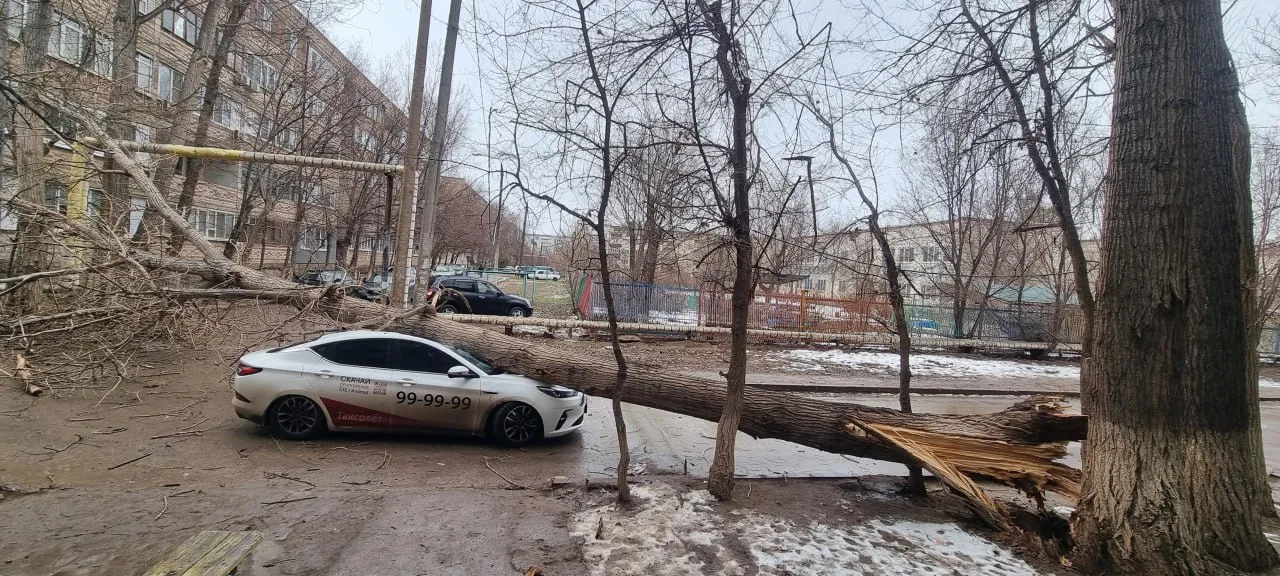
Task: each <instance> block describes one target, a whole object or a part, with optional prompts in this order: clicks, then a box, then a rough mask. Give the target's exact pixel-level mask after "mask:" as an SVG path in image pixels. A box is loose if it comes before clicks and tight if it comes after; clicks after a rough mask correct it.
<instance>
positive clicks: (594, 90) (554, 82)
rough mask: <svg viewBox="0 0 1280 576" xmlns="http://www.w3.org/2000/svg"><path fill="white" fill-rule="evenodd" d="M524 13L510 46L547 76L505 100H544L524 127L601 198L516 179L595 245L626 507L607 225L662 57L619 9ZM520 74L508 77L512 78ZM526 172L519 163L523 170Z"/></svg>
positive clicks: (541, 5) (561, 6) (565, 173)
mask: <svg viewBox="0 0 1280 576" xmlns="http://www.w3.org/2000/svg"><path fill="white" fill-rule="evenodd" d="M523 17H524V19H525V20H524V21H523V22H522V24H521V26H522V28H523V30H522V31H520V32H518V33H516V34H514V35H512V41H516V42H521V43H526V42H528V43H531V44H534V45H538V46H539V48H538V50H539V52H540V53H542V56H541V57H539V58H538V60H539V61H541V62H542V64H540V65H538V66H537V68H536V69H538V70H542V71H545V73H546V74H547V77H546V78H543V77H540V76H539V77H535V78H533V80H536V81H533V82H531V77H530V76H531V75H529V74H527V73H526V74H523V75H521V77H520V80H519V82H520V84H521V86H520V87H519V88H518V89H517V87H516V86H515V85H509V86H508V89H509V93H511V94H512V96H513V101H512V102H509V103H508V104H509V105H510V106H512V107H513V108H516V109H517V110H519V109H521V108H522V107H524V106H525V105H524V104H522V102H521V101H516V100H515V98H514V97H515V95H516V94H520V95H521V96H522V97H523V98H522V99H523V100H524V101H525V102H526V103H527V102H533V103H537V104H540V105H538V106H536V108H537V109H535V110H533V111H532V113H531V114H528V115H525V114H524V113H523V112H519V113H518V114H517V119H516V125H517V128H519V127H525V128H529V129H530V130H532V131H536V132H537V133H539V134H543V135H547V136H551V137H552V138H553V139H554V142H555V149H556V151H557V152H558V153H560V154H561V159H560V167H559V170H558V171H559V172H560V173H561V178H565V179H566V180H565V181H566V182H567V183H571V184H570V185H574V186H582V187H584V188H586V189H587V190H589V191H590V192H589V194H591V195H592V196H594V198H592V200H591V201H590V204H589V206H590V207H589V208H587V209H584V210H579V209H575V208H573V207H571V206H570V205H569V201H567V200H566V199H565V198H562V197H557V196H556V195H554V194H552V193H547V192H539V191H535V190H533V189H531V188H530V187H529V186H527V185H526V184H525V183H524V181H523V179H522V178H523V175H521V174H519V173H517V174H515V175H514V176H515V178H516V186H518V187H519V188H520V189H521V190H523V191H524V192H525V193H526V194H527V195H529V196H531V197H533V198H537V199H539V200H542V201H544V202H547V203H550V204H552V205H553V206H555V207H557V208H559V209H560V210H561V211H562V212H564V213H565V214H567V215H569V216H570V217H572V218H573V219H574V220H576V221H577V222H579V223H581V225H582V226H583V227H585V228H586V230H589V231H590V234H591V236H592V237H593V239H594V244H595V246H594V249H595V265H596V269H597V270H598V271H599V273H600V285H601V288H602V290H603V292H604V301H605V310H606V314H607V316H608V321H609V336H610V338H609V339H610V344H611V348H612V352H613V360H614V363H615V364H616V366H617V372H616V374H615V377H614V384H613V394H612V399H613V400H612V409H613V418H614V423H615V426H616V432H617V440H618V454H619V458H618V467H617V486H618V500H619V501H620V502H629V501H630V499H631V491H630V488H629V485H628V483H627V470H628V467H629V465H630V448H629V447H628V445H627V427H626V420H625V418H624V415H623V413H622V395H623V390H624V387H625V386H626V383H627V373H628V365H627V360H626V356H625V355H624V354H623V352H622V344H621V342H620V340H619V337H618V312H617V307H616V303H615V299H614V298H615V297H614V285H613V273H614V270H613V268H612V264H611V258H610V254H609V249H610V247H609V238H608V232H609V230H608V226H607V224H608V218H609V213H610V203H611V202H612V201H613V199H614V194H615V189H616V188H615V187H616V186H617V185H618V182H619V181H620V180H621V179H622V177H623V176H622V174H623V173H622V170H623V167H624V166H625V165H626V163H627V157H628V154H630V153H631V150H630V149H629V145H628V142H629V134H628V124H627V122H626V121H625V116H624V115H625V114H626V110H627V108H628V102H627V100H626V99H627V97H628V95H630V94H631V93H632V92H633V86H635V85H636V84H638V83H640V82H643V81H644V79H645V78H646V76H645V75H646V74H651V73H653V72H654V71H655V69H656V68H655V67H654V66H653V65H652V64H653V60H654V59H655V58H656V57H657V55H658V51H657V50H656V49H655V48H652V47H649V48H642V49H635V48H633V47H632V45H631V43H630V42H629V34H632V33H634V31H633V30H632V29H630V26H632V25H634V24H635V22H634V21H629V20H628V19H627V18H626V17H625V16H623V14H622V12H621V6H620V5H617V4H613V3H601V2H595V3H591V4H590V5H588V4H587V3H585V2H584V1H583V0H574V1H573V2H567V1H560V0H550V1H535V0H528V1H527V2H526V4H525V7H524V12H523ZM548 29H552V30H555V29H559V30H561V31H562V34H564V36H555V35H547V34H546V33H545V32H543V31H545V30H548ZM535 41H536V42H535ZM556 49H559V50H560V51H559V52H557V51H556ZM513 72H514V71H510V70H509V71H508V72H507V73H508V75H509V76H514V74H513ZM513 140H514V141H515V144H516V146H517V148H518V147H519V146H520V142H519V137H518V135H517V132H515V131H513ZM519 168H520V165H519V164H517V170H518V169H519Z"/></svg>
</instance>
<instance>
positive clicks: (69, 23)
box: [47, 12, 85, 64]
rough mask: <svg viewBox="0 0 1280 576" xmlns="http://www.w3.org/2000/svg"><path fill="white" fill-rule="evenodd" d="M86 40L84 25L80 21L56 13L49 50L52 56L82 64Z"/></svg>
mask: <svg viewBox="0 0 1280 576" xmlns="http://www.w3.org/2000/svg"><path fill="white" fill-rule="evenodd" d="M84 41H85V33H84V27H83V26H81V25H80V23H79V22H76V21H75V20H72V19H70V18H67V17H66V16H63V15H61V14H58V13H56V12H55V13H54V15H53V26H52V28H51V29H50V30H49V47H48V50H47V52H48V53H49V55H50V56H53V57H55V58H58V59H60V60H65V61H67V62H70V63H72V64H80V59H81V58H83V57H84V46H85V44H84Z"/></svg>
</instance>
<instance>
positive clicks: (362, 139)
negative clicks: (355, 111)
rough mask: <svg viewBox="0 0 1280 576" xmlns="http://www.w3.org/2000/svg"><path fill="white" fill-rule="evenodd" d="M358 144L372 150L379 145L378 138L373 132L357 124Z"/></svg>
mask: <svg viewBox="0 0 1280 576" xmlns="http://www.w3.org/2000/svg"><path fill="white" fill-rule="evenodd" d="M355 138H356V146H358V147H360V148H361V149H364V150H368V151H370V152H372V151H373V150H374V149H375V148H377V147H378V139H377V138H374V137H373V133H371V132H369V131H368V130H365V129H364V128H363V127H360V126H356V134H355Z"/></svg>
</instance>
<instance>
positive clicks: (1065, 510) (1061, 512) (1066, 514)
mask: <svg viewBox="0 0 1280 576" xmlns="http://www.w3.org/2000/svg"><path fill="white" fill-rule="evenodd" d="M1053 513H1054V514H1057V515H1058V517H1059V518H1062V519H1063V520H1070V519H1071V515H1072V514H1075V513H1076V509H1075V508H1072V507H1070V506H1054V507H1053Z"/></svg>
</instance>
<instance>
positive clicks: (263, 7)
mask: <svg viewBox="0 0 1280 576" xmlns="http://www.w3.org/2000/svg"><path fill="white" fill-rule="evenodd" d="M275 12H276V11H275V9H274V8H272V7H270V6H268V5H267V4H266V2H263V3H261V4H259V5H258V20H260V21H261V22H262V29H263V30H271V20H272V18H273V17H274V16H275Z"/></svg>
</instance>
